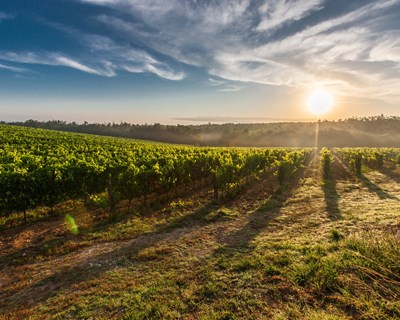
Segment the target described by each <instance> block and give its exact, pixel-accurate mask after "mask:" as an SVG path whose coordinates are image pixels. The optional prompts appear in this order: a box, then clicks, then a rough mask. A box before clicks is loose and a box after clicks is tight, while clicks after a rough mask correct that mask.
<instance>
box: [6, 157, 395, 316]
mask: <svg viewBox="0 0 400 320" xmlns="http://www.w3.org/2000/svg"><path fill="white" fill-rule="evenodd" d="M331 172H332V173H331V178H330V179H329V180H326V181H324V180H323V179H322V177H321V167H320V163H319V159H318V157H314V158H313V159H312V160H311V162H310V163H309V164H308V165H307V166H305V167H304V168H302V169H300V170H299V171H298V172H296V173H295V175H294V176H293V177H292V181H291V182H290V184H289V185H288V186H287V187H286V188H284V189H283V190H282V189H280V188H278V187H277V182H276V180H275V177H274V176H273V175H272V173H271V172H267V173H265V174H264V175H263V176H262V177H261V178H259V179H253V180H250V181H247V182H243V185H242V186H241V187H240V188H239V189H238V190H237V191H236V193H235V194H234V195H227V196H226V197H225V198H224V199H222V200H220V201H219V202H215V201H214V200H212V197H213V194H212V190H210V188H208V187H207V186H205V185H199V186H196V187H195V189H192V190H187V191H182V192H181V194H180V195H179V196H174V197H172V198H171V196H170V197H169V199H168V200H167V199H166V198H162V199H152V201H153V202H152V203H150V204H147V205H145V204H144V203H143V201H137V202H135V203H134V204H133V205H132V208H130V209H128V208H127V204H126V203H121V205H120V206H119V208H118V212H119V213H120V215H119V217H118V218H117V219H114V221H111V222H110V221H108V220H107V219H106V218H105V216H106V215H107V209H106V208H102V207H101V206H100V205H98V206H91V207H85V206H84V205H83V204H82V203H80V202H79V201H75V202H67V203H64V204H62V205H60V206H59V207H57V208H56V209H55V212H54V213H53V214H52V215H50V216H46V215H39V214H36V220H35V221H30V222H29V223H28V225H23V224H20V225H18V223H15V224H17V225H10V221H8V222H7V223H3V226H2V229H1V230H0V252H1V256H0V288H1V290H0V318H4V319H26V318H28V319H50V318H54V319H121V318H122V319H303V318H306V319H352V318H355V319H396V318H399V317H400V303H399V300H400V289H399V288H400V286H399V285H400V279H399V276H400V270H399V268H400V259H399V258H400V254H399V241H398V238H397V237H398V236H397V230H398V229H400V218H399V213H400V202H399V199H400V186H399V184H398V181H399V175H398V174H397V173H396V172H395V171H389V170H384V171H382V172H380V171H374V170H372V169H368V168H365V172H364V174H363V175H362V176H361V177H356V176H354V175H353V174H352V173H351V172H350V171H349V169H348V168H347V167H346V166H345V165H344V164H343V163H341V162H340V160H339V159H337V158H336V159H335V161H334V162H333V164H332V168H331ZM67 214H69V215H71V216H72V217H73V218H74V219H75V221H76V223H77V225H78V228H79V232H78V233H77V232H75V230H74V229H73V228H71V224H70V223H68V222H66V220H65V216H66V215H67Z"/></svg>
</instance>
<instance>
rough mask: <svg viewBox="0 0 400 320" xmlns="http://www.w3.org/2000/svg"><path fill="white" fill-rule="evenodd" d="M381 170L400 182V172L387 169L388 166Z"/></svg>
mask: <svg viewBox="0 0 400 320" xmlns="http://www.w3.org/2000/svg"><path fill="white" fill-rule="evenodd" d="M379 172H381V173H382V174H384V175H385V176H387V177H389V178H390V179H392V180H394V181H396V182H397V183H400V173H398V172H396V171H394V170H390V169H387V168H382V169H380V170H379Z"/></svg>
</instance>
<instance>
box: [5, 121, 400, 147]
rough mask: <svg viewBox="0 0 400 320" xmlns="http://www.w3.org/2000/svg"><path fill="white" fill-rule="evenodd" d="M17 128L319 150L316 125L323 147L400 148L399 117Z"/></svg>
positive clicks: (33, 124) (55, 123)
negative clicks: (316, 139)
mask: <svg viewBox="0 0 400 320" xmlns="http://www.w3.org/2000/svg"><path fill="white" fill-rule="evenodd" d="M11 124H14V125H18V126H28V127H34V128H45V129H53V130H61V131H69V132H81V133H90V134H96V135H108V136H115V137H126V138H136V139H144V140H153V141H160V142H168V143H179V144H191V145H201V146H244V147H250V146H254V147H257V146H259V147H261V146H270V147H274V146H277V147H314V146H315V134H316V128H317V124H318V125H319V127H318V128H319V129H318V145H319V146H326V147H397V146H399V141H400V118H399V117H385V116H383V115H382V116H376V117H364V118H349V119H345V120H339V121H320V122H319V123H317V122H282V123H257V124H232V123H227V124H220V125H218V124H205V125H176V126H174V125H162V124H158V123H156V124H152V125H135V124H129V123H126V122H123V123H105V124H99V123H87V122H84V123H83V124H78V123H75V122H70V123H67V122H65V121H47V122H40V121H35V120H28V121H26V122H14V123H11Z"/></svg>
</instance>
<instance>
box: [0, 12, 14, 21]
mask: <svg viewBox="0 0 400 320" xmlns="http://www.w3.org/2000/svg"><path fill="white" fill-rule="evenodd" d="M7 19H14V16H13V15H11V14H7V13H5V12H2V11H0V21H2V20H7Z"/></svg>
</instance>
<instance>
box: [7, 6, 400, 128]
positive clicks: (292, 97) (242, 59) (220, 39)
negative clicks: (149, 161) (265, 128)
mask: <svg viewBox="0 0 400 320" xmlns="http://www.w3.org/2000/svg"><path fill="white" fill-rule="evenodd" d="M399 16H400V0H384V1H380V0H375V1H368V0H352V1H348V0H254V1H250V0H247V1H245V0H203V1H201V0H0V120H3V121H22V120H27V119H37V120H55V119H57V120H66V121H77V122H83V121H89V122H120V121H124V122H131V123H155V122H157V123H165V124H177V123H180V124H189V123H202V122H217V123H219V122H268V121H304V120H314V119H316V118H321V117H322V118H324V119H333V120H335V119H344V118H347V117H352V116H371V115H380V114H385V115H395V116H400V20H399ZM321 89H323V90H325V91H327V92H329V93H330V94H331V95H332V97H333V107H332V109H331V110H330V111H329V112H327V113H326V114H323V115H319V116H317V115H315V114H311V113H310V112H309V110H308V109H307V99H308V98H309V97H310V95H312V93H313V92H315V91H316V90H321Z"/></svg>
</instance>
